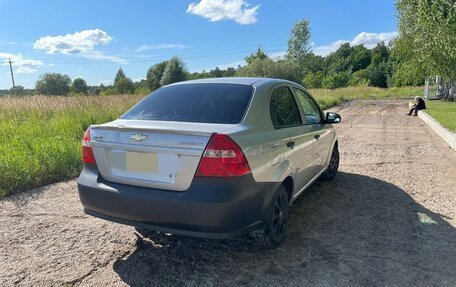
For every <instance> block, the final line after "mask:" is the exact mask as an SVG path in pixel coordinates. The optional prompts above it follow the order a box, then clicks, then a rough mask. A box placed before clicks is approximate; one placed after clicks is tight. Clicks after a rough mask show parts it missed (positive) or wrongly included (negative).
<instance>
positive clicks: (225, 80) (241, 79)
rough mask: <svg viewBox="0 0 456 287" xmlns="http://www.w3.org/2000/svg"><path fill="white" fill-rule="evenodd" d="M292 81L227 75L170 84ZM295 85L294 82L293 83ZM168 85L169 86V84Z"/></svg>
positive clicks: (273, 82)
mask: <svg viewBox="0 0 456 287" xmlns="http://www.w3.org/2000/svg"><path fill="white" fill-rule="evenodd" d="M284 82H285V83H293V82H290V81H287V80H281V79H271V78H250V77H227V78H207V79H198V80H190V81H183V82H178V83H174V84H171V85H186V84H238V85H248V86H260V85H267V84H271V85H272V84H277V83H284ZM293 84H295V85H296V83H293ZM171 85H170V86H171Z"/></svg>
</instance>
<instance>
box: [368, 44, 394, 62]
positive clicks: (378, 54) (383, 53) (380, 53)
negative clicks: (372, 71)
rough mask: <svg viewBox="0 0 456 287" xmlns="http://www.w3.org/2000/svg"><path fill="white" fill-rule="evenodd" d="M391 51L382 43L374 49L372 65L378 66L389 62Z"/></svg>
mask: <svg viewBox="0 0 456 287" xmlns="http://www.w3.org/2000/svg"><path fill="white" fill-rule="evenodd" d="M389 57H390V51H389V49H388V47H387V46H386V45H385V43H384V42H380V43H378V44H377V46H375V48H374V49H372V61H371V63H372V65H374V66H378V65H380V64H381V63H386V62H388V61H389Z"/></svg>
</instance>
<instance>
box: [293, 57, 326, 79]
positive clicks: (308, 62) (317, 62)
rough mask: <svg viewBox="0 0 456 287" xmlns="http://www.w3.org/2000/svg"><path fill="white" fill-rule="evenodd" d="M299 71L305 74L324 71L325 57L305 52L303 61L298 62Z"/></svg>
mask: <svg viewBox="0 0 456 287" xmlns="http://www.w3.org/2000/svg"><path fill="white" fill-rule="evenodd" d="M299 69H300V70H301V73H302V74H304V75H306V74H308V73H318V72H324V71H325V58H323V57H322V56H318V55H315V54H314V53H312V52H311V53H307V54H306V55H305V56H304V58H303V61H301V62H300V63H299Z"/></svg>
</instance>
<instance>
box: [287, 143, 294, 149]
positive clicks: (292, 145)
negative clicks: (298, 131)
mask: <svg viewBox="0 0 456 287" xmlns="http://www.w3.org/2000/svg"><path fill="white" fill-rule="evenodd" d="M294 145H295V142H294V141H289V142H287V147H289V148H293V147H294Z"/></svg>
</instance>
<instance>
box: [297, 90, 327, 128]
mask: <svg viewBox="0 0 456 287" xmlns="http://www.w3.org/2000/svg"><path fill="white" fill-rule="evenodd" d="M295 92H296V96H297V97H298V101H299V104H300V105H301V107H302V111H303V112H304V116H305V117H306V123H307V124H318V123H320V122H321V114H320V109H319V108H318V106H317V104H316V103H315V102H314V101H313V100H312V99H311V98H310V97H309V96H308V95H307V94H306V93H304V92H303V91H301V90H295Z"/></svg>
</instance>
